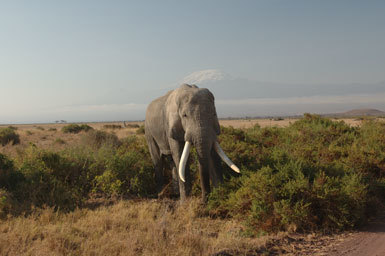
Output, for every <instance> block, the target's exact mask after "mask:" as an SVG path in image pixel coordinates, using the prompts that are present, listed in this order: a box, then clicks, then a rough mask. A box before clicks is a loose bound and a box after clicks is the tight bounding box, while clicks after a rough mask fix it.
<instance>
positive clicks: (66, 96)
mask: <svg viewBox="0 0 385 256" xmlns="http://www.w3.org/2000/svg"><path fill="white" fill-rule="evenodd" d="M384 13H385V1H374V0H370V1H354V0H346V1H344V0H339V1H332V0H330V1H327V0H318V1H316V0H314V1H309V0H303V1H295V0H293V1H287V0H282V1H278V0H266V1H257V0H250V1H246V0H243V1H233V0H231V1H226V0H206V1H177V0H175V1H96V0H89V1H86V0H82V1H78V0H76V1H75V0H74V1H51V0H46V1H38V0H36V1H1V2H0V93H1V97H0V123H19V122H49V121H54V120H58V119H59V120H60V119H66V120H68V121H81V120H84V121H90V120H114V119H115V118H116V119H119V120H121V119H137V118H139V119H143V118H144V116H142V117H141V115H142V112H143V111H142V110H143V109H144V108H145V106H146V104H147V103H148V102H139V100H138V101H135V98H136V95H138V98H141V97H139V94H146V92H148V91H153V90H154V89H159V88H166V87H169V86H171V85H174V84H175V83H176V82H178V81H180V80H181V79H182V78H183V77H185V76H187V75H188V74H190V73H192V72H194V71H198V70H205V69H219V70H223V71H225V72H227V73H229V74H231V75H232V76H233V77H241V78H244V79H250V80H256V81H268V82H274V83H288V84H290V83H300V84H304V85H306V84H338V83H341V84H347V83H363V84H366V83H378V82H381V81H385V15H384ZM87 106H88V107H87ZM81 109H83V110H84V111H83V112H81ZM106 109H108V111H107V110H106ZM114 110H116V111H115V112H114ZM139 110H140V111H142V112H140V111H139ZM384 110H385V109H384ZM106 111H107V112H106ZM125 111H126V112H125ZM138 111H139V112H140V114H135V113H139V112H138ZM80 113H83V114H82V115H81V114H80ZM114 113H116V115H114ZM124 113H127V114H126V115H125V114H124ZM123 115H125V116H124V117H123Z"/></svg>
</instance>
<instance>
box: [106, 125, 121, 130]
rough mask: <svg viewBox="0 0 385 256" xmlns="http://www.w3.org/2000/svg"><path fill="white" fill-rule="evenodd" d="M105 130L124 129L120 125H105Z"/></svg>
mask: <svg viewBox="0 0 385 256" xmlns="http://www.w3.org/2000/svg"><path fill="white" fill-rule="evenodd" d="M103 128H104V129H113V130H114V129H122V126H121V125H120V124H105V125H103Z"/></svg>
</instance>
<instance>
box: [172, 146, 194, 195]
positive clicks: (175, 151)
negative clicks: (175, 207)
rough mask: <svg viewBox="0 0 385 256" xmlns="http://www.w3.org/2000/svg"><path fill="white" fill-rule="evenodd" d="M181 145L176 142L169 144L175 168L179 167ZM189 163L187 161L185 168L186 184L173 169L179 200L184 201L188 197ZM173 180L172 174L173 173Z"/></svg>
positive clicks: (189, 183) (189, 185)
mask: <svg viewBox="0 0 385 256" xmlns="http://www.w3.org/2000/svg"><path fill="white" fill-rule="evenodd" d="M183 146H184V144H183V143H179V142H178V141H172V142H170V148H171V151H172V158H173V160H174V163H175V166H179V161H180V158H181V156H182V151H183ZM188 162H189V161H187V164H186V168H185V179H186V182H183V181H182V180H181V179H180V178H179V175H178V172H177V168H175V171H176V172H175V176H176V179H177V180H178V185H179V194H180V199H181V200H185V199H186V198H187V197H188V196H190V193H191V175H190V168H189V163H188ZM173 178H174V172H173Z"/></svg>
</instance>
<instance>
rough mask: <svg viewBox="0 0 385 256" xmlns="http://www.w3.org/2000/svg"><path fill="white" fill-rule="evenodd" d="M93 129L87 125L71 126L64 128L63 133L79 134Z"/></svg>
mask: <svg viewBox="0 0 385 256" xmlns="http://www.w3.org/2000/svg"><path fill="white" fill-rule="evenodd" d="M92 129H93V128H92V127H91V126H89V125H87V124H81V125H79V124H69V125H66V126H64V127H63V128H62V131H63V132H64V133H79V132H81V131H85V132H88V131H89V130H92Z"/></svg>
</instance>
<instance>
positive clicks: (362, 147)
mask: <svg viewBox="0 0 385 256" xmlns="http://www.w3.org/2000/svg"><path fill="white" fill-rule="evenodd" d="M219 140H220V141H221V145H222V147H223V148H224V150H225V151H226V152H228V155H229V156H230V158H232V159H233V160H234V162H235V163H236V164H239V165H240V166H241V170H242V173H243V174H242V176H241V177H234V175H233V174H232V173H231V172H226V173H227V180H228V181H227V182H225V184H223V185H222V186H220V187H219V188H217V189H215V190H214V192H213V193H212V194H211V195H210V199H209V203H208V207H209V211H210V213H211V214H212V215H214V216H222V217H234V218H240V219H242V220H244V222H245V225H246V227H248V234H257V233H258V232H260V231H278V230H305V231H307V230H316V229H323V230H334V229H337V230H341V229H346V228H352V227H355V226H357V225H360V224H361V223H362V222H364V221H365V220H366V219H367V217H368V215H372V214H373V213H374V212H375V211H374V210H375V208H376V207H375V206H376V205H377V206H378V204H381V203H383V202H384V198H385V182H384V181H385V179H384V177H385V153H384V152H385V150H384V149H385V124H384V123H381V122H376V121H373V120H371V121H367V122H365V123H364V124H363V125H362V127H350V126H348V125H347V124H345V123H344V122H333V121H331V120H330V119H326V118H322V117H320V116H317V115H310V114H305V116H304V118H302V119H301V120H299V121H297V122H295V123H294V124H292V125H291V126H289V127H287V128H277V127H267V128H260V127H259V126H255V127H253V128H250V129H244V130H239V129H234V128H224V129H223V128H222V134H221V135H220V137H219ZM226 170H227V167H226ZM377 208H378V207H377Z"/></svg>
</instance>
